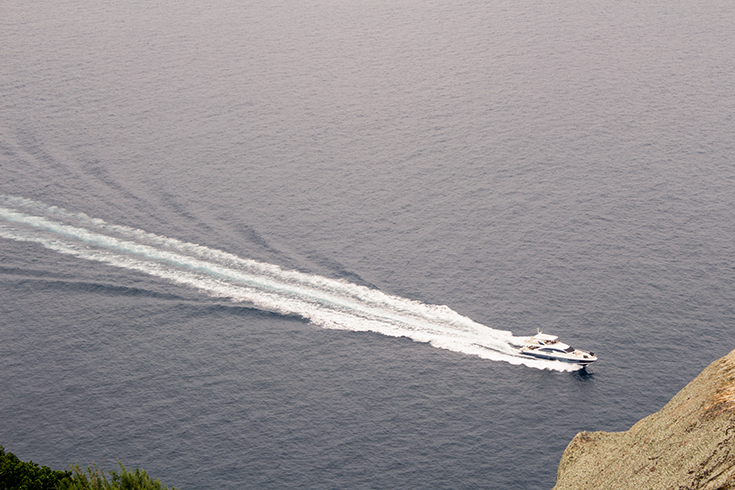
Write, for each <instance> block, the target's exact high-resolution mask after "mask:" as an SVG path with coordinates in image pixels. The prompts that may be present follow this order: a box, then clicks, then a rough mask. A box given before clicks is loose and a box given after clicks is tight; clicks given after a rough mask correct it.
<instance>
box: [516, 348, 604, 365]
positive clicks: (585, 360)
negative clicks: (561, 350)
mask: <svg viewBox="0 0 735 490" xmlns="http://www.w3.org/2000/svg"><path fill="white" fill-rule="evenodd" d="M520 354H521V355H522V356H528V357H535V358H536V359H544V360H547V361H561V362H568V363H570V364H581V365H583V366H586V365H588V364H592V363H593V362H595V361H596V360H597V357H595V356H589V355H588V357H584V356H583V355H582V356H577V355H575V356H563V357H562V356H559V355H556V354H549V353H545V352H536V351H533V350H526V349H523V350H521V352H520Z"/></svg>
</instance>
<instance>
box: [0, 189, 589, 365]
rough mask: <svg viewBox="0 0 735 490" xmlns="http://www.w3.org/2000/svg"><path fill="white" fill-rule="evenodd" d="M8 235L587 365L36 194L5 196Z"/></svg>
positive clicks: (179, 277)
mask: <svg viewBox="0 0 735 490" xmlns="http://www.w3.org/2000/svg"><path fill="white" fill-rule="evenodd" d="M0 237H3V238H6V239H10V240H16V241H24V242H34V243H38V244H41V245H43V246H44V247H46V248H48V249H50V250H54V251H56V252H59V253H63V254H67V255H72V256H75V257H78V258H81V259H86V260H92V261H97V262H102V263H106V264H109V265H112V266H115V267H120V268H124V269H128V270H135V271H140V272H144V273H146V274H150V275H152V276H155V277H159V278H163V279H166V280H169V281H171V282H174V283H177V284H181V285H184V286H187V287H192V288H196V289H199V290H201V291H204V292H205V293H206V294H208V295H210V296H213V297H221V298H228V299H230V300H231V301H234V302H242V303H248V304H250V305H252V306H254V307H256V308H259V309H263V310H267V311H272V312H277V313H282V314H296V315H299V316H302V317H304V318H306V319H308V320H309V321H311V322H312V323H314V324H316V325H319V326H322V327H324V328H333V329H342V330H352V331H371V332H377V333H381V334H383V335H388V336H392V337H408V338H411V339H413V340H415V341H418V342H426V343H429V344H431V345H433V346H435V347H438V348H442V349H448V350H451V351H455V352H462V353H465V354H471V355H475V356H478V357H481V358H484V359H490V360H494V361H505V362H509V363H512V364H523V365H526V366H529V367H534V368H539V369H552V370H558V371H573V370H576V369H579V366H573V365H569V364H565V363H561V362H551V361H542V360H534V359H527V358H523V357H519V356H518V355H517V351H518V347H517V346H518V345H519V344H520V342H521V340H522V337H514V336H513V335H512V334H511V333H510V332H508V331H503V330H495V329H492V328H489V327H486V326H484V325H481V324H479V323H477V322H474V321H472V320H471V319H469V318H467V317H465V316H462V315H460V314H458V313H457V312H455V311H453V310H451V309H450V308H448V307H447V306H438V305H427V304H423V303H420V302H417V301H412V300H409V299H405V298H401V297H398V296H391V295H388V294H385V293H382V292H381V291H378V290H375V289H370V288H367V287H364V286H359V285H356V284H351V283H348V282H346V281H342V280H335V279H329V278H326V277H321V276H317V275H313V274H304V273H301V272H296V271H285V270H283V269H281V268H280V267H278V266H276V265H273V264H267V263H263V262H257V261H254V260H248V259H242V258H240V257H237V256H235V255H232V254H228V253H226V252H222V251H219V250H215V249H211V248H208V247H203V246H200V245H196V244H192V243H186V242H182V241H179V240H176V239H172V238H166V237H162V236H158V235H154V234H151V233H147V232H145V231H142V230H137V229H133V228H128V227H124V226H117V225H111V224H108V223H106V222H105V221H103V220H100V219H94V218H90V217H89V216H87V215H85V214H74V213H70V212H68V211H65V210H63V209H60V208H57V207H54V206H47V205H45V204H43V203H39V202H35V201H31V200H28V199H24V198H20V197H14V196H3V195H0Z"/></svg>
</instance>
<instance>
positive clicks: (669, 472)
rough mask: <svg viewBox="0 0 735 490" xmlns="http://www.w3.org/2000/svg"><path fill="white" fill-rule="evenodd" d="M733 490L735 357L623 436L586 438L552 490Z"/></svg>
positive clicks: (580, 438)
mask: <svg viewBox="0 0 735 490" xmlns="http://www.w3.org/2000/svg"><path fill="white" fill-rule="evenodd" d="M582 489H590V490H591V489H595V490H605V489H638V490H639V489H651V490H658V489H661V490H664V489H666V490H668V489H675V490H694V489H706V490H729V489H735V350H733V351H732V352H730V353H729V354H728V355H726V356H725V357H723V358H721V359H718V360H717V361H715V362H713V363H712V364H710V365H709V366H707V367H706V368H705V369H704V371H702V372H701V373H700V374H699V376H697V377H696V378H695V379H694V380H693V381H692V382H690V383H689V384H688V385H686V386H685V387H684V388H683V389H682V390H681V391H680V392H679V393H677V394H676V395H675V396H674V398H672V399H671V401H669V403H667V404H666V405H665V406H664V407H663V408H662V409H661V410H660V411H658V412H656V413H654V414H653V415H649V416H648V417H646V418H644V419H642V420H640V421H639V422H637V423H636V424H635V425H634V426H633V427H631V428H630V429H629V430H627V431H625V432H601V431H600V432H580V433H579V434H577V435H576V436H575V437H574V439H572V441H571V442H570V443H569V445H568V446H567V448H566V450H565V451H564V454H563V455H562V457H561V461H560V462H559V469H558V472H557V480H556V486H555V487H554V490H582Z"/></svg>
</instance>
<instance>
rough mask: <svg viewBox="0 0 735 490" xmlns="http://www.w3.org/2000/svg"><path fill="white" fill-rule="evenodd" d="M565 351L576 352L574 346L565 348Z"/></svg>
mask: <svg viewBox="0 0 735 490" xmlns="http://www.w3.org/2000/svg"><path fill="white" fill-rule="evenodd" d="M564 352H574V347H572V346H569V347H567V348H566V349H564Z"/></svg>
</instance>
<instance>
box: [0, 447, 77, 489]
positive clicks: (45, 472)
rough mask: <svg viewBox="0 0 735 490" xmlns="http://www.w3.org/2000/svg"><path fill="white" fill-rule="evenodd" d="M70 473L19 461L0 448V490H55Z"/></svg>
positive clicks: (31, 462)
mask: <svg viewBox="0 0 735 490" xmlns="http://www.w3.org/2000/svg"><path fill="white" fill-rule="evenodd" d="M71 475H72V472H71V471H54V470H52V469H51V468H49V467H48V466H39V465H37V464H36V463H34V462H33V461H28V462H25V461H21V460H20V459H18V457H17V456H16V455H15V454H13V453H6V452H5V448H4V447H2V446H0V490H11V489H13V490H56V489H57V487H58V485H59V483H60V482H61V481H63V480H64V479H67V478H69V477H71Z"/></svg>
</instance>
